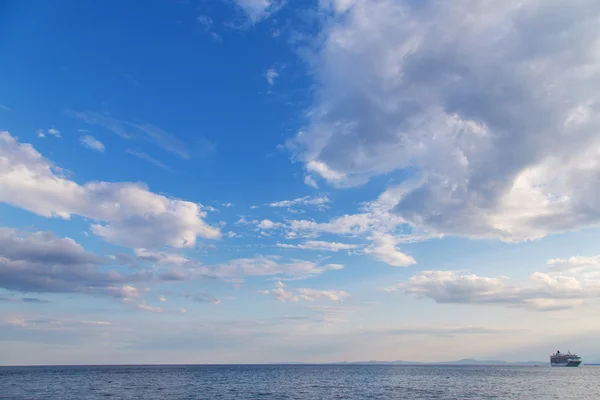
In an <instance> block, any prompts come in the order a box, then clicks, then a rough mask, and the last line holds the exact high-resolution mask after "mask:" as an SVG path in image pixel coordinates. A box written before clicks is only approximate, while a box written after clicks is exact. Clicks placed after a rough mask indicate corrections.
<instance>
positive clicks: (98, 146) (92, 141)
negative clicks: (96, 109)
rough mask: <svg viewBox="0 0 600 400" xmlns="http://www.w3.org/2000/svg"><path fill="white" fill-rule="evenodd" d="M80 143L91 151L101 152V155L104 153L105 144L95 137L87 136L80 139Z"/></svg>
mask: <svg viewBox="0 0 600 400" xmlns="http://www.w3.org/2000/svg"><path fill="white" fill-rule="evenodd" d="M79 141H80V142H81V144H82V145H84V146H85V147H87V148H88V149H91V150H96V151H99V152H100V153H104V150H105V148H104V144H102V142H101V141H99V140H97V139H96V138H94V137H93V136H90V135H85V136H82V137H80V138H79Z"/></svg>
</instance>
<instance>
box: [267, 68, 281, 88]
mask: <svg viewBox="0 0 600 400" xmlns="http://www.w3.org/2000/svg"><path fill="white" fill-rule="evenodd" d="M278 77H279V72H277V70H276V69H275V67H271V68H269V69H268V70H267V72H265V79H266V80H267V82H268V83H269V85H270V86H273V85H274V84H275V79H277V78H278Z"/></svg>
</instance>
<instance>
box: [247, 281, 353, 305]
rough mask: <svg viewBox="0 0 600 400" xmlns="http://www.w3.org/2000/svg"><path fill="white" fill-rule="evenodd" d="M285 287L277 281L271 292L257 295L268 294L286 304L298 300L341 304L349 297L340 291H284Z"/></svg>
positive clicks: (260, 292)
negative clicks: (322, 300)
mask: <svg viewBox="0 0 600 400" xmlns="http://www.w3.org/2000/svg"><path fill="white" fill-rule="evenodd" d="M285 288H286V285H285V284H284V283H283V282H281V281H278V282H276V283H275V287H274V288H273V289H271V290H261V291H259V292H258V293H259V294H269V295H271V296H273V298H275V299H276V300H278V301H281V302H284V303H287V302H298V301H300V300H305V301H316V300H320V299H327V300H331V301H334V302H338V303H341V302H342V301H344V300H345V299H347V298H348V297H350V295H349V294H348V293H346V292H344V291H342V290H316V289H306V288H300V289H290V290H286V289H285Z"/></svg>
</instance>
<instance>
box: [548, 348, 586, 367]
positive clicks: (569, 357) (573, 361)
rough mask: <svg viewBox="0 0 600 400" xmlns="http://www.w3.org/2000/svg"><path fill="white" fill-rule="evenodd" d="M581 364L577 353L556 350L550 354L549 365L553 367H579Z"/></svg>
mask: <svg viewBox="0 0 600 400" xmlns="http://www.w3.org/2000/svg"><path fill="white" fill-rule="evenodd" d="M579 364H581V357H579V356H578V355H577V354H571V352H570V351H569V352H568V353H561V352H560V351H558V350H557V351H556V353H554V354H552V355H551V356H550V365H551V366H553V367H579Z"/></svg>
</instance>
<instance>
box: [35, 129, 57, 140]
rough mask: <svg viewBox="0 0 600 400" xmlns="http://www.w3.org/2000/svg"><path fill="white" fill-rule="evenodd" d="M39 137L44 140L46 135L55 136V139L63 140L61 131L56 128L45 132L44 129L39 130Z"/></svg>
mask: <svg viewBox="0 0 600 400" xmlns="http://www.w3.org/2000/svg"><path fill="white" fill-rule="evenodd" d="M37 135H38V137H41V138H44V137H46V135H50V136H54V137H55V138H61V137H62V136H61V135H60V131H59V130H57V129H54V128H50V129H47V130H46V131H45V132H44V130H43V129H38V130H37Z"/></svg>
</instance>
